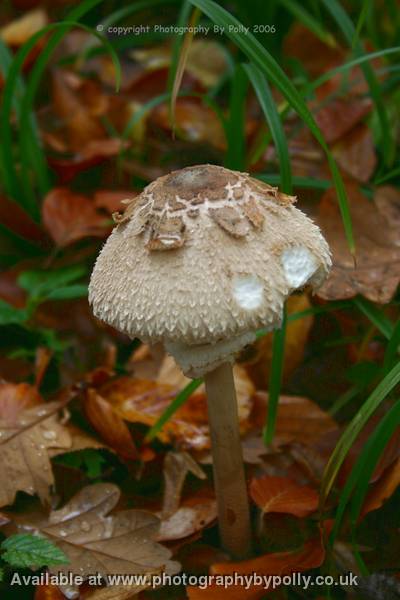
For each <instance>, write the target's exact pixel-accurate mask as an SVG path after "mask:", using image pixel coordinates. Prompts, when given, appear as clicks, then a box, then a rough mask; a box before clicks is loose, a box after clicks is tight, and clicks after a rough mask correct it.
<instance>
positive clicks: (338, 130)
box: [315, 98, 372, 143]
mask: <svg viewBox="0 0 400 600" xmlns="http://www.w3.org/2000/svg"><path fill="white" fill-rule="evenodd" d="M371 106H372V103H371V101H370V100H369V99H367V98H366V99H364V100H362V99H360V98H351V99H341V98H337V99H336V100H334V101H332V102H330V103H329V104H327V105H326V106H323V107H322V108H320V109H319V110H318V112H317V113H316V115H315V120H316V121H317V124H318V126H319V127H320V129H321V131H322V133H323V134H324V137H325V139H326V141H327V142H328V143H331V142H336V140H338V139H339V138H341V137H342V136H343V135H344V134H345V133H347V132H348V131H350V129H352V128H353V127H354V125H356V124H357V123H359V122H360V121H361V120H362V118H363V117H365V115H367V114H368V113H369V112H370V110H371Z"/></svg>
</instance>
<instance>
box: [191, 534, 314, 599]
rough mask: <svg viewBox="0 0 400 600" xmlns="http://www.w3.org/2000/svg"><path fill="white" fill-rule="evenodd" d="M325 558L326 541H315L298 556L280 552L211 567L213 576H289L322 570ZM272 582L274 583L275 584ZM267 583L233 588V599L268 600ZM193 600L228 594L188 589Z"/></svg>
mask: <svg viewBox="0 0 400 600" xmlns="http://www.w3.org/2000/svg"><path fill="white" fill-rule="evenodd" d="M324 558H325V549H324V547H323V544H322V539H321V538H317V539H312V540H309V541H308V542H306V543H305V544H304V546H303V548H301V549H300V550H297V551H294V552H277V553H269V554H263V555H262V556H258V557H256V558H253V559H250V560H245V561H241V562H226V563H217V564H214V565H212V566H211V569H210V572H211V573H212V574H213V575H232V576H234V575H235V573H238V574H240V575H250V574H254V573H257V574H260V575H288V574H290V573H295V572H303V571H307V570H309V569H313V568H315V567H319V566H320V565H321V564H322V563H323V561H324ZM271 583H272V582H270V584H271ZM265 586H266V583H265V582H263V583H262V584H261V585H251V586H250V587H245V586H244V585H232V586H230V587H229V598H233V599H234V600H259V599H261V598H264V596H265V594H266V593H267V592H268V591H269V588H268V587H265ZM187 592H188V597H189V600H203V599H204V600H224V599H225V598H226V597H227V593H226V592H227V590H226V589H224V587H223V586H217V585H216V584H212V585H210V586H208V587H207V588H203V589H201V588H198V587H188V588H187Z"/></svg>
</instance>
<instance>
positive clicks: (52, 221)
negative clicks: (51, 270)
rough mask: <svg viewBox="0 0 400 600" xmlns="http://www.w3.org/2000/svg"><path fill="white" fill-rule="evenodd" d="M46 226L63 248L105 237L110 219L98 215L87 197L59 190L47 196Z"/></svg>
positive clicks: (44, 216) (43, 207)
mask: <svg viewBox="0 0 400 600" xmlns="http://www.w3.org/2000/svg"><path fill="white" fill-rule="evenodd" d="M42 216H43V223H44V225H45V227H46V229H47V231H48V232H49V234H50V235H51V237H52V238H53V240H54V241H55V243H56V244H57V245H58V246H60V247H64V246H68V245H69V244H72V243H74V242H76V241H78V240H80V239H82V238H84V237H89V236H90V237H92V236H94V237H105V236H106V234H107V231H108V230H109V226H107V217H106V216H104V215H101V214H99V213H98V212H97V209H96V206H95V204H94V202H93V201H92V200H91V199H90V198H88V197H87V196H83V195H82V194H76V193H74V192H72V191H70V190H68V189H66V188H55V189H53V190H51V192H49V193H48V194H47V196H46V197H45V199H44V202H43V206H42Z"/></svg>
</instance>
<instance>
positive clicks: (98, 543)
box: [19, 483, 179, 581]
mask: <svg viewBox="0 0 400 600" xmlns="http://www.w3.org/2000/svg"><path fill="white" fill-rule="evenodd" d="M119 498H120V490H119V488H118V487H117V486H115V485H113V484H108V483H98V484H95V485H91V486H87V487H85V488H83V489H82V490H81V491H80V492H78V493H77V494H76V495H75V496H74V497H73V498H71V500H70V501H69V502H67V504H65V505H64V507H63V508H61V509H59V510H55V511H52V512H51V513H50V515H49V517H48V518H47V519H43V520H40V519H39V520H37V521H36V522H34V523H32V519H31V520H30V522H27V523H23V522H20V524H19V528H20V529H23V530H25V531H26V530H35V531H38V532H39V533H40V534H41V535H44V536H45V537H47V538H49V539H50V540H51V541H52V542H53V543H55V544H56V545H57V546H58V547H59V548H60V549H61V550H62V551H63V552H64V553H65V554H66V556H67V557H68V559H69V561H70V562H69V564H68V565H65V567H64V566H61V567H57V568H50V572H54V573H56V572H65V573H68V572H70V573H73V574H74V575H75V576H77V575H80V576H81V577H83V578H84V579H86V578H87V577H88V576H89V575H93V574H96V573H100V574H101V576H102V577H103V578H104V579H105V580H106V581H107V577H108V576H110V575H115V574H117V573H118V574H122V575H136V574H149V575H151V574H155V573H160V572H162V571H164V570H165V571H166V572H167V573H176V572H177V571H178V570H179V566H178V563H176V562H173V561H171V560H170V557H171V552H170V551H169V550H168V549H167V548H165V547H164V546H162V545H161V544H158V543H157V542H156V541H154V539H155V537H156V536H157V534H158V530H159V526H160V521H159V519H158V518H157V517H156V516H155V515H153V514H151V513H149V512H146V511H143V510H134V509H131V510H124V511H119V512H116V513H114V514H112V515H109V513H110V511H111V510H112V509H113V508H114V507H115V506H116V504H117V503H118V501H119Z"/></svg>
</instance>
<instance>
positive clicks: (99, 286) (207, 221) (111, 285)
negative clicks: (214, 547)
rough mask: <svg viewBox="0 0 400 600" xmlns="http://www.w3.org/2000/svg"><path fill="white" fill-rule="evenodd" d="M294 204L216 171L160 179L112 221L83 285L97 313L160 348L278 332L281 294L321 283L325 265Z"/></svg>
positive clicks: (325, 254) (321, 243)
mask: <svg viewBox="0 0 400 600" xmlns="http://www.w3.org/2000/svg"><path fill="white" fill-rule="evenodd" d="M294 200H295V198H293V197H291V196H288V195H286V194H283V193H281V192H279V191H278V189H277V188H273V187H271V186H269V185H268V184H266V183H262V182H260V181H258V180H256V179H253V178H251V177H250V176H249V175H248V174H247V173H239V172H237V171H230V170H228V169H225V168H223V167H218V166H213V165H198V166H194V167H187V168H184V169H182V170H180V171H174V172H172V173H170V174H168V175H165V176H163V177H159V178H158V179H156V180H155V181H154V182H153V183H151V184H150V185H148V186H147V187H146V188H145V189H144V190H143V192H142V193H141V194H140V195H139V196H137V197H136V198H134V199H133V200H132V201H130V202H129V204H128V206H127V208H126V210H125V213H124V214H123V215H122V216H121V215H117V216H116V221H117V226H116V227H115V228H114V230H113V232H112V234H111V235H110V237H109V238H108V240H107V242H106V244H105V245H104V247H103V249H102V250H101V252H100V254H99V256H98V258H97V261H96V264H95V267H94V269H93V273H92V277H91V281H90V285H89V301H90V303H91V304H92V306H93V311H94V314H95V315H96V316H97V317H99V318H100V319H101V320H103V321H105V322H107V323H108V324H110V325H112V326H113V327H115V328H116V329H118V330H120V331H122V332H124V333H126V334H128V335H129V336H131V337H138V338H140V339H141V340H143V341H145V342H148V343H155V342H158V341H162V342H164V343H166V344H167V347H168V344H172V345H174V344H175V345H176V344H178V345H182V344H183V345H185V346H186V345H189V346H192V345H204V344H217V343H220V342H221V341H224V340H230V339H236V338H237V339H242V338H243V339H247V337H246V335H245V334H247V333H248V332H255V331H256V330H258V329H260V328H264V329H274V328H277V327H279V326H280V324H281V319H282V309H283V304H284V301H285V299H286V298H287V296H289V295H290V294H291V292H293V291H294V290H296V289H298V288H302V287H304V286H305V285H306V284H311V286H312V287H313V288H316V287H318V286H319V285H321V284H322V282H323V281H324V279H325V277H326V275H327V273H328V271H329V268H330V266H331V259H330V252H329V248H328V245H327V243H326V241H325V239H324V238H323V236H322V235H321V232H320V230H319V228H318V227H317V226H316V225H315V224H314V223H313V222H312V221H311V220H310V219H309V218H308V217H307V216H306V215H305V214H303V213H302V212H301V211H300V210H298V209H297V208H295V207H294V206H293V202H294ZM246 343H248V341H247V342H246Z"/></svg>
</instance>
